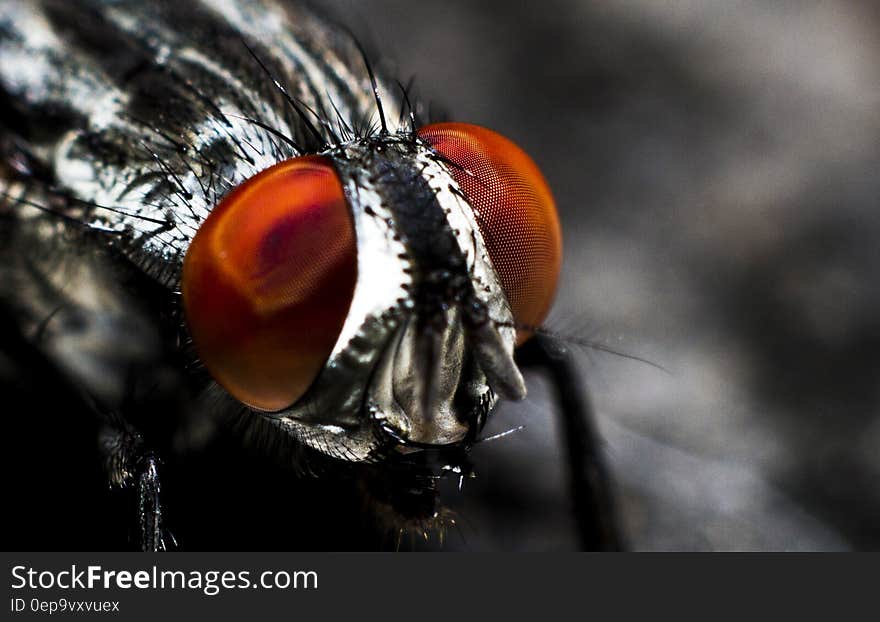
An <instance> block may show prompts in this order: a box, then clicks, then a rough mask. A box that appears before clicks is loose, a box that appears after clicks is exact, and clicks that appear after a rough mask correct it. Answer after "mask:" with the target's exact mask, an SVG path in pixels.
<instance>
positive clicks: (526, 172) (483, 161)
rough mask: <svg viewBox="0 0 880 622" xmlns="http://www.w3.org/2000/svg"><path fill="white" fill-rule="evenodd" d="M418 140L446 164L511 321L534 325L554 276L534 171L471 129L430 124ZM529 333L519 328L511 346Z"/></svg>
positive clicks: (493, 137)
mask: <svg viewBox="0 0 880 622" xmlns="http://www.w3.org/2000/svg"><path fill="white" fill-rule="evenodd" d="M418 135H419V136H420V137H421V138H422V139H424V140H425V141H427V142H428V143H429V144H430V145H431V146H432V147H433V148H434V149H435V150H436V151H437V152H438V153H440V155H442V156H443V157H444V158H446V159H447V160H449V161H451V162H452V163H453V165H454V166H451V167H450V172H451V173H452V176H453V178H454V179H455V181H456V183H457V184H458V185H459V187H460V188H461V190H463V191H464V193H465V194H466V195H467V198H468V201H469V202H470V204H471V207H472V208H473V209H474V212H475V215H476V220H477V224H478V226H479V228H480V233H481V234H482V236H483V240H484V241H485V243H486V248H487V249H488V251H489V259H490V260H491V261H492V265H493V266H494V268H495V271H496V272H497V273H498V277H499V279H500V280H501V286H502V288H503V289H504V293H505V295H506V296H507V301H508V302H509V303H510V308H511V310H512V312H513V318H514V321H515V322H516V323H517V324H518V325H519V326H522V327H537V326H539V325H540V324H541V322H542V321H543V320H544V318H545V317H546V315H547V312H548V311H549V310H550V304H551V303H552V302H553V295H554V293H555V291H556V283H557V281H558V279H559V270H560V267H561V265H562V231H561V230H560V227H559V217H558V215H557V213H556V203H555V201H554V200H553V195H552V194H551V193H550V188H549V186H548V185H547V181H546V180H545V179H544V176H543V175H542V174H541V171H540V170H539V169H538V166H537V165H536V164H535V163H534V161H532V159H531V158H530V157H529V156H528V155H527V154H526V153H525V152H524V151H523V150H522V149H520V148H519V147H518V146H517V145H516V144H514V143H513V142H511V141H510V140H508V139H507V138H505V137H504V136H501V135H500V134H498V133H496V132H493V131H492V130H487V129H486V128H483V127H479V126H477V125H470V124H468V123H434V124H431V125H426V126H425V127H422V128H421V129H420V130H419V131H418ZM529 334H530V331H528V330H525V329H520V330H519V331H518V335H517V336H518V339H517V342H518V343H522V342H524V341H525V340H526V339H527V338H528V336H529Z"/></svg>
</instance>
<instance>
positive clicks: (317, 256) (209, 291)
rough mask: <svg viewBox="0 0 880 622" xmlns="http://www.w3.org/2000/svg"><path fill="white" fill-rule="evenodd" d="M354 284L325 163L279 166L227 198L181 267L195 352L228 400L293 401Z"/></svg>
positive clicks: (322, 358)
mask: <svg viewBox="0 0 880 622" xmlns="http://www.w3.org/2000/svg"><path fill="white" fill-rule="evenodd" d="M356 278H357V246H356V241H355V232H354V223H353V220H352V215H351V212H350V210H349V208H348V204H347V203H346V201H345V196H344V194H343V191H342V185H341V183H340V181H339V178H338V176H337V174H336V171H335V170H334V168H333V167H332V165H331V164H330V163H329V161H328V160H326V159H325V158H322V157H318V156H306V157H300V158H294V159H291V160H287V161H285V162H281V163H280V164H277V165H275V166H273V167H271V168H269V169H267V170H265V171H263V172H261V173H259V174H257V175H255V176H254V177H252V178H250V179H249V180H247V181H246V182H244V183H243V184H241V185H240V186H238V187H237V188H236V189H235V190H233V191H232V193H230V194H229V195H228V196H227V197H226V198H224V199H223V200H222V201H221V202H220V203H218V204H217V206H216V207H215V208H214V210H213V211H212V212H211V214H210V215H209V216H208V218H207V219H205V222H204V223H203V224H202V225H201V226H200V227H199V230H198V232H197V233H196V235H195V237H194V238H193V240H192V243H191V244H190V247H189V250H188V251H187V254H186V257H185V259H184V262H183V279H182V280H183V304H184V311H185V313H186V319H187V323H188V325H189V328H190V332H191V334H192V338H193V342H194V345H195V348H196V352H197V353H198V355H199V357H200V358H201V360H202V362H204V364H205V366H206V367H207V368H208V371H210V372H211V374H212V375H213V377H214V379H215V380H217V382H219V383H220V384H221V385H222V386H223V387H224V388H225V389H226V390H227V391H229V393H230V394H232V396H233V397H235V398H236V399H238V400H239V401H241V402H243V403H245V404H247V405H248V406H252V407H253V408H257V409H260V410H266V411H277V410H281V409H283V408H286V407H288V406H290V405H291V404H293V403H294V402H295V401H296V400H297V399H299V398H300V397H301V396H302V395H303V394H304V393H305V392H306V390H307V389H308V387H309V385H310V384H311V383H312V381H314V379H315V377H316V376H317V375H318V373H319V372H320V371H321V368H322V367H323V366H324V363H325V362H326V360H327V358H328V357H329V355H330V353H331V351H332V349H333V346H334V344H335V343H336V339H337V337H338V336H339V333H340V331H341V330H342V324H343V322H344V321H345V317H346V315H347V314H348V308H349V306H350V304H351V300H352V296H353V294H354V286H355V280H356Z"/></svg>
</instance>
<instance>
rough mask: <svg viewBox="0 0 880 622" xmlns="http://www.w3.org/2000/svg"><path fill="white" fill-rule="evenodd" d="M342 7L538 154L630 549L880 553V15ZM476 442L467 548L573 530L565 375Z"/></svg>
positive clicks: (650, 8) (704, 5) (635, 2)
mask: <svg viewBox="0 0 880 622" xmlns="http://www.w3.org/2000/svg"><path fill="white" fill-rule="evenodd" d="M321 4H326V5H327V6H328V7H329V8H330V10H331V11H333V12H335V13H336V14H338V15H340V16H342V17H343V18H344V19H345V21H346V22H348V23H353V24H355V25H356V31H357V32H358V34H359V35H360V36H362V37H363V38H364V39H365V41H366V42H367V43H368V45H369V46H370V47H371V48H372V49H373V50H374V51H375V52H374V53H375V54H376V56H377V58H376V59H375V60H376V61H377V63H378V64H380V65H381V66H383V67H386V68H387V67H390V68H391V70H392V71H394V72H395V73H396V74H397V75H398V76H399V77H400V78H401V79H402V81H404V82H406V80H407V79H408V78H409V76H410V75H413V74H414V75H415V76H416V91H417V92H418V94H419V97H420V99H421V101H423V102H432V103H433V105H434V106H435V108H436V109H438V110H443V111H448V114H447V116H448V117H449V118H452V119H455V120H461V121H469V122H474V123H479V124H483V125H487V126H489V127H492V128H494V129H497V130H499V131H501V132H502V133H504V134H506V135H507V136H509V137H511V138H513V139H514V140H516V141H517V142H518V143H519V144H521V145H522V146H523V147H524V148H525V149H526V150H527V151H528V152H529V153H531V154H532V156H533V157H534V158H535V160H536V161H537V162H538V163H539V164H540V165H541V166H542V168H543V170H544V172H545V174H546V176H547V177H548V179H549V181H550V184H551V186H552V187H553V189H554V191H555V193H556V196H557V199H558V203H559V209H560V212H561V215H562V219H563V227H564V234H565V244H566V249H565V251H566V259H565V268H564V274H563V277H562V283H561V287H560V291H559V296H558V300H557V305H556V308H555V311H554V313H553V315H552V317H551V320H550V321H549V323H548V325H549V326H550V327H551V328H553V329H555V330H557V331H560V332H562V333H566V334H571V335H574V336H579V337H581V338H588V339H592V340H595V341H600V342H602V343H605V344H607V345H609V346H611V347H614V348H618V349H620V350H623V351H626V352H630V353H633V354H638V355H640V356H644V357H647V358H649V359H651V360H652V361H655V362H657V363H659V364H661V365H663V366H664V367H666V368H667V369H669V370H670V374H664V373H663V372H660V371H658V370H656V369H654V368H652V367H649V366H646V365H643V364H639V363H635V362H632V361H628V360H624V359H620V358H615V357H611V356H608V355H604V354H600V353H596V352H585V353H584V354H583V355H582V361H581V362H582V373H583V378H584V381H585V382H587V383H589V387H590V389H591V391H592V397H593V401H594V404H595V406H596V408H597V409H598V411H599V413H600V428H601V431H602V433H603V436H604V438H605V441H606V447H605V451H606V455H607V457H608V460H609V464H610V467H611V471H612V473H613V476H614V478H615V481H616V483H617V486H618V488H619V492H620V511H621V514H622V520H623V523H624V526H625V529H626V532H627V536H628V540H629V544H630V546H632V547H633V548H636V549H651V550H654V549H700V550H703V549H738V550H739V549H747V550H754V549H786V550H789V549H795V550H798V549H842V548H870V549H877V548H880V417H878V414H880V382H878V381H880V279H878V271H880V244H878V242H880V205H878V203H880V175H878V171H880V9H877V8H872V6H873V5H871V3H863V2H835V3H812V2H773V3H767V2H745V1H739V0H717V1H709V0H704V1H692V2H691V1H676V2H655V1H653V0H624V1H617V2H613V3H612V2H604V1H598V0H597V1H595V2H588V1H586V0H582V1H575V0H572V1H569V2H541V3H537V2H535V3H524V2H501V1H483V2H464V1H455V2H451V1H450V0H443V1H440V0H429V1H420V2H418V3H412V2H405V1H404V0H369V1H358V2H353V1H352V0H334V1H329V2H326V3H321ZM530 383H531V394H530V396H529V398H528V400H527V401H526V402H525V403H522V404H516V405H506V406H504V407H503V408H501V409H500V410H499V411H497V413H496V416H495V419H494V421H493V423H492V430H493V431H501V430H504V429H506V428H510V427H514V426H516V425H519V424H521V423H525V424H526V425H527V428H526V429H525V430H524V431H522V432H519V433H517V434H513V435H511V436H508V437H505V438H504V439H499V440H498V441H494V442H492V443H487V444H486V445H484V446H483V447H481V448H479V449H477V450H476V451H475V452H474V453H475V459H476V460H477V463H478V464H477V467H478V478H477V479H476V480H473V481H470V482H466V484H465V494H464V495H463V497H462V500H460V501H458V502H457V504H456V510H457V511H458V512H459V514H460V515H461V517H462V519H461V521H460V524H461V531H462V532H463V534H464V536H463V537H461V536H458V535H456V534H452V535H451V536H450V541H449V542H450V544H449V546H452V547H453V548H471V549H494V548H503V549H545V548H567V547H570V546H572V544H573V542H574V540H573V533H572V524H571V517H570V514H569V511H568V503H569V500H568V498H567V495H566V489H565V482H564V478H563V476H562V473H563V471H562V463H561V460H562V458H561V457H560V454H561V452H560V449H559V445H558V442H557V440H558V439H557V430H556V427H555V425H556V420H555V415H554V413H553V407H552V404H551V403H550V402H549V401H548V399H547V396H546V385H545V384H544V383H543V381H542V380H541V379H540V378H536V377H530Z"/></svg>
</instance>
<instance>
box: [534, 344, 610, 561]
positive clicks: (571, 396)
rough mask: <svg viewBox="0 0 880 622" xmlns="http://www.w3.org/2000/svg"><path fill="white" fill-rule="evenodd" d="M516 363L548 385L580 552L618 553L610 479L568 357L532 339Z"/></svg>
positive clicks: (558, 347)
mask: <svg viewBox="0 0 880 622" xmlns="http://www.w3.org/2000/svg"><path fill="white" fill-rule="evenodd" d="M517 358H518V362H519V364H520V365H522V366H527V367H534V368H537V369H540V370H542V371H545V372H546V373H547V374H548V375H549V378H550V380H551V381H552V384H553V390H554V397H555V400H556V402H557V405H558V408H559V413H560V417H561V423H562V426H561V431H562V442H563V443H564V445H565V451H566V462H567V466H568V477H569V487H570V490H571V497H572V501H573V504H574V515H575V519H576V521H577V527H578V532H579V533H578V536H579V538H580V544H581V546H582V548H583V549H584V550H588V551H617V550H621V549H622V548H623V542H622V538H621V535H620V532H619V528H618V525H617V520H616V513H615V506H614V498H613V495H612V492H611V483H610V478H609V475H608V471H607V468H606V466H605V463H604V460H603V457H602V442H601V439H600V438H599V434H598V431H597V429H596V416H595V412H594V411H593V407H592V404H591V403H590V399H589V394H588V390H587V387H586V386H585V385H584V382H583V379H582V378H581V377H580V376H579V375H578V374H577V371H576V369H575V365H574V360H573V359H572V357H571V354H570V352H569V351H568V350H567V348H565V347H564V346H563V345H562V344H559V343H558V342H556V341H554V340H552V339H550V338H548V337H546V336H542V335H534V336H533V337H532V338H531V339H530V340H529V341H528V342H527V343H526V344H525V345H523V347H521V348H520V349H519V350H518V352H517Z"/></svg>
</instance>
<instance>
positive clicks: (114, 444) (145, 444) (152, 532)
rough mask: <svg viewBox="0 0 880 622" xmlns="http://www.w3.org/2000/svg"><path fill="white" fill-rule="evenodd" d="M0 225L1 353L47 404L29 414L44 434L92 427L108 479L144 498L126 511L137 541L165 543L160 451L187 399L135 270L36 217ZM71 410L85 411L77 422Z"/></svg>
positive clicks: (14, 374) (150, 545)
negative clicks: (51, 232)
mask: <svg viewBox="0 0 880 622" xmlns="http://www.w3.org/2000/svg"><path fill="white" fill-rule="evenodd" d="M0 224H2V225H3V226H0V319H3V320H4V321H3V331H0V332H2V333H3V334H4V335H6V337H5V338H4V339H2V342H0V359H4V357H5V362H6V364H7V367H8V368H9V369H10V370H11V371H10V374H11V376H10V378H11V379H12V380H13V381H14V384H15V385H17V386H18V387H20V388H19V389H18V390H19V391H24V392H25V394H28V393H29V394H30V396H32V397H31V403H32V404H34V406H37V407H38V408H39V410H38V411H37V412H33V413H32V415H30V416H31V417H35V418H39V420H40V421H42V422H44V423H43V424H42V429H43V430H44V432H43V433H45V434H64V433H65V432H59V430H68V429H73V430H74V431H75V435H76V436H77V437H79V436H81V434H80V431H81V430H83V431H84V430H85V429H86V428H89V429H92V430H94V432H93V434H97V437H98V438H97V441H98V448H99V451H100V458H101V460H103V463H104V467H105V472H106V474H107V476H108V480H109V483H110V484H111V486H112V487H114V488H122V489H126V490H130V491H133V496H134V497H135V498H136V501H135V505H136V507H132V508H131V511H126V512H125V515H127V516H130V517H131V519H132V520H134V519H135V518H136V519H137V524H138V528H137V531H138V537H137V540H138V542H137V546H138V547H139V548H142V549H144V550H162V549H164V548H165V546H166V544H167V543H168V542H169V538H168V537H167V533H168V532H167V531H166V530H165V524H164V516H163V506H162V502H161V497H160V491H161V487H160V479H159V470H160V461H159V459H158V455H159V452H160V451H161V452H162V453H163V454H164V453H167V452H168V451H170V450H169V447H170V445H171V443H170V442H169V441H168V439H169V438H171V435H172V433H173V429H174V426H175V425H176V424H177V422H178V421H179V420H180V418H181V416H180V415H181V413H182V412H183V411H184V410H185V408H186V404H187V400H188V398H187V392H186V390H185V388H184V386H185V385H184V381H183V379H182V378H181V377H180V375H179V372H178V371H177V367H176V366H175V365H174V364H173V360H172V358H171V357H172V356H173V354H172V352H173V346H171V345H168V344H166V343H165V341H166V339H165V338H163V336H162V335H163V331H162V327H161V326H160V325H159V324H158V323H157V321H156V320H155V319H154V315H153V314H151V313H150V310H149V309H148V308H146V307H145V305H144V304H142V301H140V300H139V299H137V298H135V297H134V296H133V294H132V292H133V291H138V288H139V284H138V281H137V278H138V274H137V273H134V272H133V271H132V269H131V268H130V266H128V265H126V264H123V263H120V262H118V260H115V257H114V256H113V255H112V254H111V253H109V252H108V251H107V250H106V249H105V248H104V246H106V245H103V246H101V245H98V244H95V243H94V242H95V240H94V239H93V238H91V237H89V236H75V235H71V234H70V233H66V234H60V233H55V234H54V235H53V236H52V237H46V236H45V234H44V231H45V230H46V229H47V228H48V226H47V225H45V224H43V223H42V222H40V221H38V220H34V221H24V220H15V219H7V220H6V221H5V222H2V223H0ZM18 379H29V382H28V383H23V382H19V381H18ZM25 385H27V386H30V387H31V388H30V389H25V388H21V387H24V386H25ZM40 404H43V405H44V406H43V407H39V405H40ZM74 414H86V415H87V416H86V419H85V420H81V423H80V424H79V426H76V425H73V424H72V423H71V421H70V418H71V417H72V416H73V415H74ZM89 415H90V417H89ZM71 436H73V435H71ZM91 439H93V440H92V441H91V442H92V443H94V442H95V440H94V439H95V436H94V435H93V436H91ZM76 440H79V439H78V438H76V439H74V438H71V440H70V442H74V441H76ZM92 447H94V444H93V445H92ZM83 449H84V450H85V451H88V448H85V447H84V448H83ZM93 451H94V450H93ZM96 466H97V465H96ZM56 468H57V467H56ZM60 468H63V465H62V466H61V467H60ZM59 479H63V477H60V478H59ZM121 496H123V497H130V496H131V495H129V494H124V495H121ZM135 511H136V513H135Z"/></svg>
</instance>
